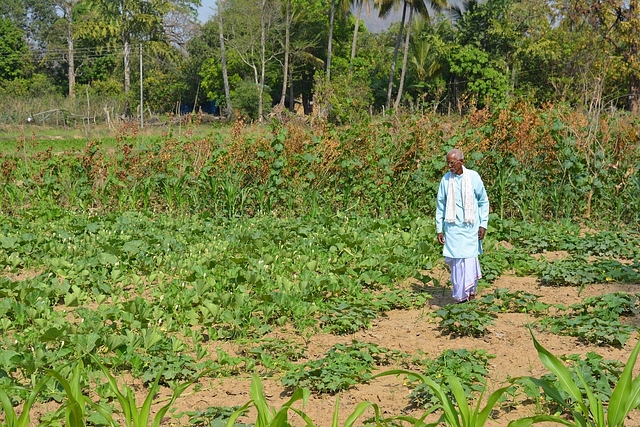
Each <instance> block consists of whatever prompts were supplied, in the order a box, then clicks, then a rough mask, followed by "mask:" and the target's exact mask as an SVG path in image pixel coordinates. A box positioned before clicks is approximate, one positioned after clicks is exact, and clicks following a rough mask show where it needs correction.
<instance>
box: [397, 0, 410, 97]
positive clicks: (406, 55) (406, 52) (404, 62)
mask: <svg viewBox="0 0 640 427" xmlns="http://www.w3.org/2000/svg"><path fill="white" fill-rule="evenodd" d="M412 20H413V5H409V19H408V20H407V35H406V37H405V41H404V56H403V57H402V72H401V73H400V85H399V87H398V95H397V96H396V102H395V104H394V105H393V108H398V106H399V105H400V100H401V99H402V91H403V90H404V78H405V75H406V74H407V59H408V58H409V42H410V39H411V21H412Z"/></svg>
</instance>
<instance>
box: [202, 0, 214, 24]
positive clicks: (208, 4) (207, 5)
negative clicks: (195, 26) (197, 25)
mask: <svg viewBox="0 0 640 427" xmlns="http://www.w3.org/2000/svg"><path fill="white" fill-rule="evenodd" d="M201 3H202V6H200V7H199V8H198V19H200V22H202V23H205V22H207V20H208V19H209V18H210V17H211V15H213V11H214V9H215V6H216V0H202V1H201Z"/></svg>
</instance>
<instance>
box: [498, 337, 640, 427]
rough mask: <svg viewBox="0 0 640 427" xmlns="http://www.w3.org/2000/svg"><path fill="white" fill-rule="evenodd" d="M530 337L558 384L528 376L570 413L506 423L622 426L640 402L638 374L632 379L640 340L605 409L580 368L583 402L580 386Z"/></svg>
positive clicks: (513, 425)
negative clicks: (565, 396)
mask: <svg viewBox="0 0 640 427" xmlns="http://www.w3.org/2000/svg"><path fill="white" fill-rule="evenodd" d="M531 336H532V338H533V343H534V345H535V347H536V350H537V351H538V357H540V360H541V361H542V363H543V364H544V366H546V367H547V369H549V370H550V371H551V372H552V373H553V374H554V375H555V376H556V377H557V383H558V386H556V385H554V383H552V382H550V381H547V380H542V379H538V378H530V377H529V379H530V380H531V381H532V382H533V383H534V384H535V385H537V386H539V387H540V388H541V389H542V390H543V392H544V393H545V395H546V396H547V397H548V398H550V399H551V400H553V401H554V402H556V403H557V404H558V405H560V406H561V407H562V408H564V409H565V410H566V411H567V412H569V413H570V415H571V419H566V418H563V417H561V416H558V415H548V414H541V415H534V416H531V417H525V418H521V419H518V420H514V421H512V422H510V423H509V427H528V426H531V425H533V424H536V423H542V422H555V423H559V424H563V425H566V426H572V427H622V426H624V422H625V419H626V417H627V414H629V412H631V411H632V410H633V409H634V408H636V407H637V406H638V405H639V404H640V376H637V377H635V378H633V368H634V367H635V364H636V360H637V358H638V352H640V341H638V343H637V344H636V346H635V347H634V349H633V351H632V352H631V355H630V356H629V359H628V360H627V363H626V365H625V367H624V369H623V371H622V374H621V375H620V378H619V379H618V383H617V384H616V386H615V387H614V389H613V392H612V393H611V398H610V399H609V405H608V408H607V409H606V410H605V407H604V405H603V403H602V399H601V398H600V396H599V395H597V394H596V393H594V391H593V390H591V388H590V387H589V386H588V385H587V382H586V381H585V380H584V378H583V377H582V375H581V374H580V371H578V372H577V373H578V378H579V379H580V382H581V383H582V386H583V387H584V389H585V394H586V401H585V399H584V397H585V396H583V394H582V392H581V391H580V388H579V387H578V385H577V384H576V382H575V381H574V380H573V378H572V377H571V373H570V372H569V369H567V367H566V366H564V364H563V363H562V362H561V361H560V360H559V359H558V358H556V357H555V356H554V355H552V354H551V353H549V351H547V350H546V349H545V348H544V347H543V346H542V345H540V343H539V342H538V341H537V340H536V338H535V337H534V336H533V334H531ZM558 389H561V390H562V391H564V392H565V393H566V394H568V395H569V396H570V397H571V399H572V402H571V403H568V402H566V401H565V399H564V398H563V395H562V394H561V393H559V390H558Z"/></svg>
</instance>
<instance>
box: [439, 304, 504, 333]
mask: <svg viewBox="0 0 640 427" xmlns="http://www.w3.org/2000/svg"><path fill="white" fill-rule="evenodd" d="M432 316H433V317H436V318H437V317H439V318H440V321H439V322H438V326H439V327H440V329H441V330H442V331H443V333H448V334H452V335H455V336H470V337H481V336H483V335H484V334H485V333H486V332H487V327H488V326H490V325H492V324H493V319H495V318H496V315H495V314H493V313H490V312H487V311H486V310H485V309H484V308H483V307H481V306H480V305H479V303H478V301H477V300H473V301H469V302H466V303H464V304H448V305H445V306H444V307H442V308H440V309H438V310H436V311H435V312H433V314H432Z"/></svg>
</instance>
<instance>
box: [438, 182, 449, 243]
mask: <svg viewBox="0 0 640 427" xmlns="http://www.w3.org/2000/svg"><path fill="white" fill-rule="evenodd" d="M445 176H446V175H445ZM446 202H447V188H446V184H445V177H442V179H441V180H440V187H438V196H437V197H436V232H438V233H442V230H443V224H444V213H445V211H446V210H445V206H446Z"/></svg>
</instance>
